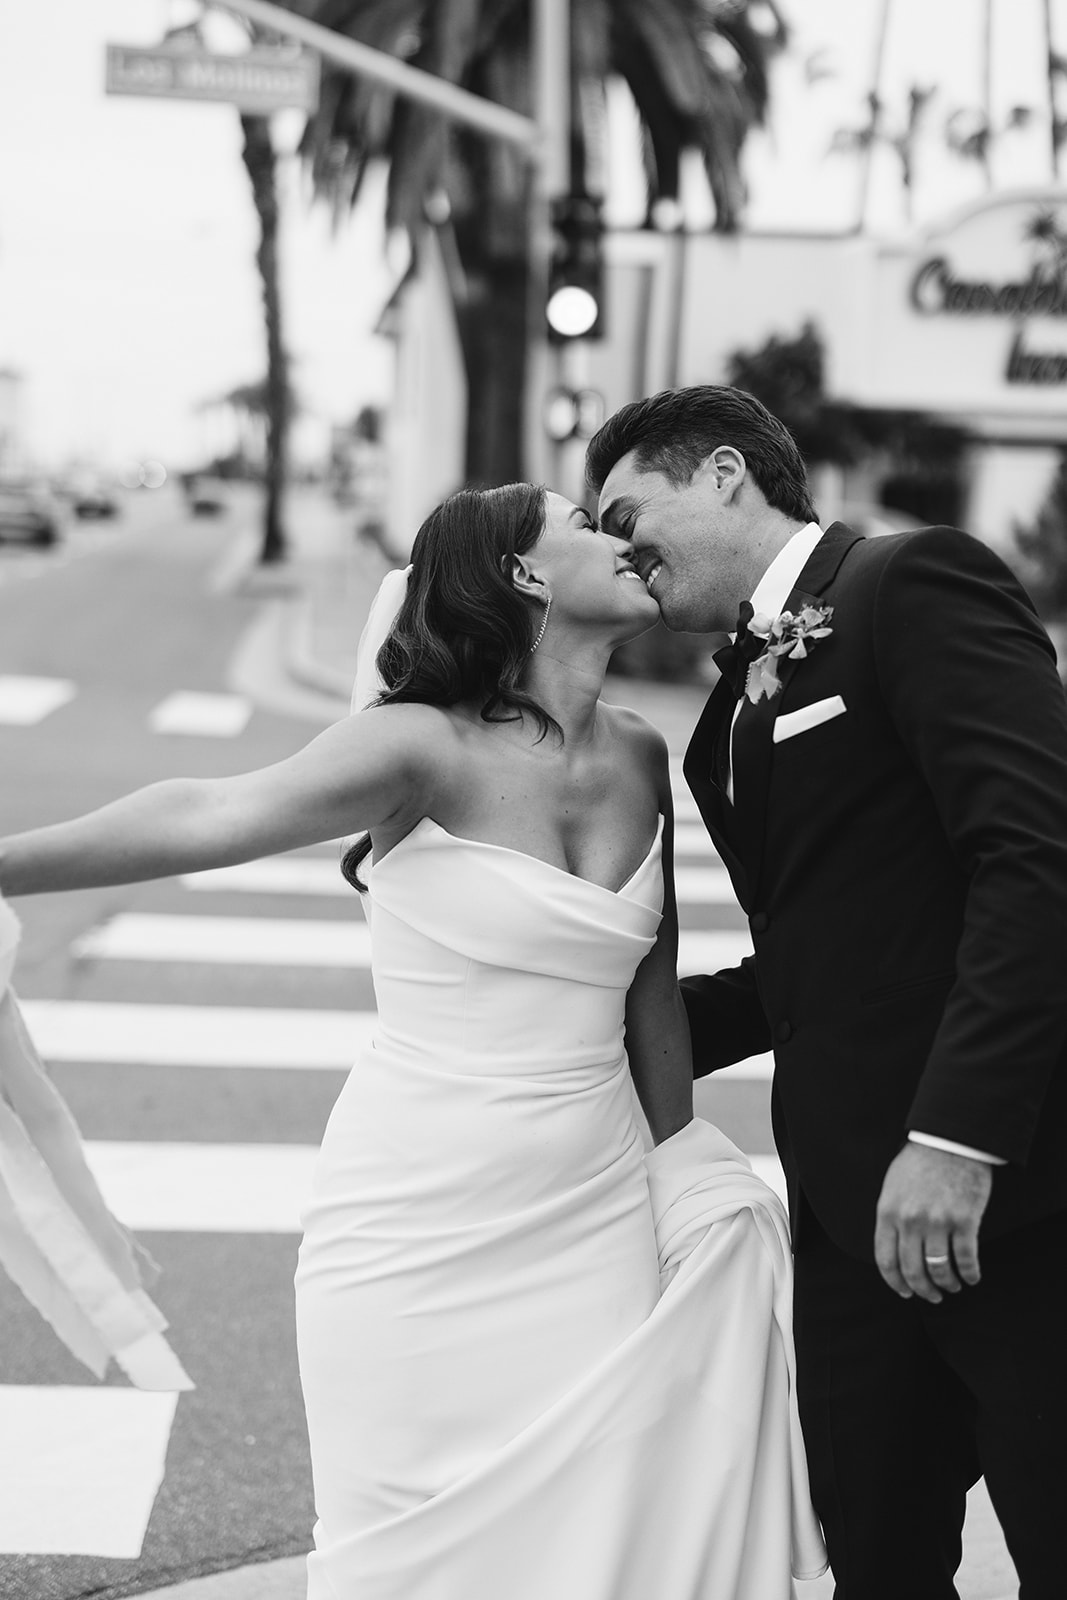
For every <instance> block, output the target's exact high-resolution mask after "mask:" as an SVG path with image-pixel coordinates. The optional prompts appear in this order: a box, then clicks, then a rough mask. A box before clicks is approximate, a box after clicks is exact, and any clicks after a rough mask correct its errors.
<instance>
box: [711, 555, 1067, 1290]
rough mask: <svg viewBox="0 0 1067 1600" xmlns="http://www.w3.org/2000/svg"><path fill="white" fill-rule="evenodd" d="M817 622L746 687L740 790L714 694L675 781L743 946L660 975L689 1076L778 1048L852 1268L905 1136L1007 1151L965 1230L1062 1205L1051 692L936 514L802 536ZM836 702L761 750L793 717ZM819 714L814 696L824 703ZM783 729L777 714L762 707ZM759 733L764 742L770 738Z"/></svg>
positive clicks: (1060, 986)
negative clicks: (674, 974) (723, 881)
mask: <svg viewBox="0 0 1067 1600" xmlns="http://www.w3.org/2000/svg"><path fill="white" fill-rule="evenodd" d="M807 603H813V604H819V605H827V604H829V605H832V606H833V616H832V619H831V623H830V626H831V628H832V633H831V635H830V637H829V638H826V639H822V640H820V641H818V642H817V643H816V644H815V645H814V646H813V648H812V649H811V653H810V654H809V655H808V657H807V658H806V659H804V660H801V661H793V660H789V661H787V662H786V663H785V664H784V667H783V670H782V672H781V683H782V687H781V689H780V691H779V692H778V694H776V695H775V697H774V698H773V699H767V698H764V699H762V700H761V701H760V702H759V703H758V704H756V705H752V704H751V703H749V702H747V701H743V702H742V709H741V711H740V715H739V718H738V721H737V724H736V727H735V730H734V735H733V774H734V793H735V801H736V804H735V805H731V804H730V802H729V801H728V800H727V799H726V797H725V796H724V795H723V794H722V793H721V791H720V790H719V788H718V787H717V786H716V784H715V781H714V776H713V775H714V772H715V770H716V745H717V742H718V741H721V740H723V739H725V738H727V737H728V731H729V726H730V721H731V718H732V716H733V711H734V706H735V700H734V696H733V692H732V690H731V689H730V687H729V685H728V684H727V683H726V682H722V683H720V684H719V685H718V687H717V688H716V689H715V691H714V692H713V694H712V695H711V698H710V699H709V701H708V704H707V706H706V708H705V711H704V714H703V716H702V717H701V720H700V722H699V724H698V726H697V728H696V731H695V733H694V735H693V738H692V741H691V743H690V746H689V750H688V753H687V755H686V761H685V775H686V778H687V780H688V783H689V786H690V788H691V789H692V792H693V794H694V796H695V797H696V800H697V803H698V805H699V807H700V810H701V814H702V815H703V818H704V821H705V823H706V825H707V827H708V830H709V832H710V833H711V836H712V839H713V840H714V842H715V844H716V846H717V848H718V849H719V851H720V853H721V855H722V857H723V859H724V861H725V862H726V864H727V867H728V868H729V871H730V874H731V877H732V879H733V883H734V887H735V890H736V892H737V895H738V898H739V899H740V902H741V904H742V906H743V907H744V909H745V911H746V912H747V914H748V917H749V925H750V928H751V931H752V939H753V946H754V949H755V959H754V961H753V960H751V959H750V960H748V961H746V962H744V963H743V964H742V966H741V967H740V968H738V969H734V970H733V971H731V972H725V973H719V974H717V975H714V976H708V977H696V978H688V979H686V980H685V982H684V984H683V988H684V992H685V999H686V1006H687V1010H688V1014H689V1020H690V1025H691V1029H692V1034H693V1045H694V1055H695V1071H696V1074H697V1075H698V1076H700V1075H702V1074H704V1073H707V1072H710V1071H713V1070H714V1069H715V1068H716V1067H720V1066H723V1065H725V1064H727V1063H728V1062H730V1061H734V1060H737V1059H739V1058H741V1057H743V1056H746V1055H750V1054H754V1053H756V1052H758V1051H762V1050H767V1049H770V1048H772V1047H773V1049H774V1053H775V1062H776V1066H775V1074H774V1088H773V1100H772V1108H773V1117H774V1127H775V1135H776V1139H777V1142H778V1146H779V1150H780V1153H781V1156H782V1160H783V1164H784V1166H785V1169H786V1174H787V1179H788V1182H789V1188H790V1199H791V1209H792V1212H793V1217H794V1222H795V1224H796V1223H799V1225H800V1227H801V1228H802V1227H803V1209H804V1208H803V1202H802V1200H801V1196H803V1200H804V1201H806V1202H807V1204H808V1205H810V1207H811V1209H812V1211H813V1212H814V1214H815V1216H816V1217H817V1218H818V1220H819V1221H820V1222H821V1224H822V1227H823V1228H824V1229H825V1231H826V1232H827V1233H828V1234H829V1236H830V1237H831V1238H832V1239H833V1240H834V1241H835V1242H836V1243H837V1244H838V1245H839V1246H840V1247H841V1248H842V1249H844V1250H846V1251H847V1252H848V1253H849V1254H851V1255H853V1256H855V1257H861V1258H865V1259H867V1260H869V1259H870V1258H871V1255H872V1244H873V1234H874V1223H875V1207H876V1202H877V1198H878V1194H879V1190H880V1188H881V1184H882V1180H883V1178H884V1176H885V1172H886V1169H887V1167H888V1166H889V1164H890V1162H891V1161H892V1159H893V1157H894V1155H895V1154H896V1152H897V1150H898V1149H899V1148H900V1146H901V1143H902V1142H903V1140H904V1139H905V1137H906V1135H907V1132H908V1130H909V1129H915V1130H919V1131H922V1132H924V1133H926V1134H930V1135H935V1136H939V1137H941V1138H944V1139H948V1140H952V1141H954V1142H956V1143H959V1144H963V1145H967V1146H971V1147H974V1148H976V1149H979V1150H981V1151H986V1152H989V1153H990V1154H993V1155H997V1156H1001V1157H1003V1158H1004V1159H1005V1160H1006V1161H1007V1162H1008V1165H1007V1166H1006V1167H1004V1168H1002V1169H998V1170H997V1172H996V1174H995V1178H994V1183H993V1195H992V1200H991V1202H990V1205H989V1209H988V1212H987V1215H986V1219H985V1221H984V1224H983V1237H993V1236H995V1235H997V1234H998V1233H1002V1232H1005V1231H1007V1230H1009V1229H1014V1228H1018V1227H1020V1226H1021V1225H1023V1224H1024V1223H1027V1222H1028V1221H1032V1220H1033V1219H1035V1218H1039V1217H1042V1216H1046V1215H1048V1214H1049V1213H1051V1212H1054V1211H1057V1210H1063V1209H1064V1208H1067V1052H1065V1041H1067V701H1065V697H1064V692H1063V688H1062V686H1061V684H1060V681H1059V678H1058V676H1057V673H1056V667H1055V657H1054V653H1053V651H1052V648H1051V645H1050V643H1049V640H1048V637H1047V635H1046V633H1045V631H1044V629H1043V628H1042V627H1041V625H1040V623H1039V622H1038V620H1037V618H1036V616H1035V614H1034V611H1033V607H1032V605H1031V603H1030V601H1029V599H1028V597H1027V595H1026V593H1025V592H1024V590H1023V589H1022V588H1021V586H1020V585H1019V584H1018V583H1017V581H1016V580H1015V578H1014V577H1013V575H1012V574H1011V573H1010V571H1009V570H1008V569H1007V567H1005V566H1004V564H1003V563H1002V562H1001V561H1000V559H999V558H998V557H997V556H995V555H994V554H993V553H992V552H991V551H990V550H989V549H987V547H986V546H984V545H983V544H981V543H979V542H978V541H977V540H974V539H972V538H970V537H968V536H967V535H966V534H963V533H960V532H958V531H956V530H954V529H951V528H928V529H922V530H919V531H917V532H914V533H906V534H898V535H895V536H892V537H887V538H880V539H874V540H867V539H863V538H860V537H859V536H858V535H856V534H855V533H853V532H851V531H850V530H849V529H848V528H846V527H844V526H842V525H841V524H840V523H835V524H834V525H833V526H832V527H831V528H829V529H828V530H827V532H826V533H825V534H824V535H823V538H822V540H821V541H820V542H819V544H818V545H817V547H816V549H815V551H814V553H813V554H812V556H811V557H810V559H809V560H808V562H807V564H806V565H805V567H804V569H803V571H802V573H801V576H800V579H799V582H798V584H797V586H796V588H795V589H794V590H793V592H792V594H791V595H790V597H789V600H788V602H787V605H786V609H787V610H791V611H794V612H795V611H796V610H797V609H799V608H800V607H801V606H803V605H805V604H807ZM838 696H839V697H840V698H841V700H843V702H844V710H843V712H842V711H840V709H839V708H838V714H835V715H832V716H829V717H828V718H827V720H824V721H822V722H819V723H817V724H816V725H811V726H806V727H803V728H802V729H801V731H798V732H796V733H793V734H792V736H791V737H786V738H782V737H781V734H782V733H783V732H786V731H787V730H788V729H789V727H790V724H792V725H793V726H794V727H795V726H796V724H797V722H798V720H799V721H801V722H803V720H804V719H803V718H801V719H797V718H796V717H794V716H792V714H793V713H795V712H797V711H799V710H800V709H801V708H803V707H807V706H813V705H815V704H816V703H818V702H823V701H833V699H834V697H838ZM833 709H834V706H833V705H831V706H830V707H826V708H824V710H833ZM783 719H785V720H784V722H783ZM776 726H777V727H778V735H777V737H776V731H775V730H776Z"/></svg>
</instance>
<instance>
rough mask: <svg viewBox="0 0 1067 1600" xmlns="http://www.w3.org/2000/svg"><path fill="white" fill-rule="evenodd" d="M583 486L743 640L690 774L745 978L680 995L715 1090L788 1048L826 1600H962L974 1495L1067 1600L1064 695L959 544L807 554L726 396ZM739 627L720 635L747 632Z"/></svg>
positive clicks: (808, 508) (755, 421) (682, 407)
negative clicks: (968, 1502)
mask: <svg viewBox="0 0 1067 1600" xmlns="http://www.w3.org/2000/svg"><path fill="white" fill-rule="evenodd" d="M587 473H588V478H589V482H590V484H591V485H592V487H593V488H594V489H595V490H596V491H597V492H598V493H599V497H600V518H601V524H602V526H603V527H604V529H605V531H606V532H608V533H611V534H614V535H616V536H617V537H619V538H623V539H626V540H628V541H629V542H630V543H631V545H632V546H633V550H634V558H635V561H636V562H637V564H638V566H639V568H640V571H641V573H642V576H643V577H644V578H645V579H646V581H647V583H648V585H649V588H650V590H651V593H652V594H653V595H654V596H655V598H656V599H657V600H658V602H659V606H660V611H661V613H662V616H663V619H664V621H665V622H666V624H667V626H668V627H669V628H672V629H675V630H681V631H687V632H700V633H705V632H711V633H715V632H736V633H737V638H736V641H735V643H734V644H732V645H730V646H729V647H728V648H727V649H725V650H724V651H720V652H719V655H718V656H717V658H716V659H717V660H718V661H719V664H720V666H721V667H722V669H723V675H722V678H721V680H720V682H719V683H718V685H717V686H716V688H715V690H714V692H713V693H712V695H711V698H710V699H709V701H708V703H707V706H706V707H705V710H704V712H703V715H702V716H701V719H700V722H699V723H698V725H697V728H696V731H695V733H694V735H693V738H692V741H691V743H690V746H689V750H688V753H687V756H686V761H685V774H686V778H687V781H688V783H689V785H690V788H691V789H692V791H693V794H694V796H695V797H696V800H697V803H698V805H699V807H700V811H701V814H702V816H703V818H704V822H705V824H706V826H707V829H708V832H709V833H710V834H711V837H712V840H713V841H714V844H715V846H716V849H717V850H718V851H719V853H720V854H721V856H722V858H723V860H724V861H725V862H726V865H727V867H728V868H729V871H730V875H731V878H732V880H733V884H734V888H735V890H736V892H737V896H738V899H739V900H740V902H741V905H742V906H743V908H744V909H745V911H746V913H747V915H748V919H749V927H750V929H751V933H752V941H753V945H754V949H755V956H754V958H753V957H749V958H748V959H747V960H745V961H743V962H742V963H741V965H740V967H738V968H735V969H733V970H731V971H726V972H719V973H716V974H714V975H711V976H706V977H696V978H689V979H687V980H686V981H685V983H684V984H683V989H684V991H685V999H686V1006H687V1009H688V1013H689V1022H690V1027H691V1031H692V1036H693V1049H694V1056H695V1062H696V1066H695V1070H696V1073H697V1074H698V1076H699V1075H702V1074H705V1073H708V1072H712V1071H714V1070H715V1069H716V1068H717V1067H721V1066H725V1065H726V1064H728V1063H729V1062H732V1061H736V1060H739V1059H741V1058H743V1057H745V1056H749V1055H753V1054H755V1053H757V1052H759V1051H764V1050H767V1049H770V1048H772V1047H773V1049H774V1054H775V1073H774V1085H773V1093H772V1115H773V1121H774V1130H775V1138H776V1141H777V1144H778V1148H779V1151H780V1153H781V1158H782V1163H783V1165H784V1167H785V1172H786V1178H787V1182H788V1186H789V1198H790V1210H791V1214H792V1220H793V1229H794V1243H795V1251H796V1313H795V1327H796V1341H797V1354H798V1364H799V1368H798V1370H799V1377H798V1387H799V1399H800V1405H801V1415H802V1419H803V1422H804V1428H805V1436H806V1441H807V1448H808V1453H809V1458H810V1466H811V1479H812V1490H813V1496H814V1499H815V1504H816V1509H817V1510H818V1512H819V1515H820V1516H821V1518H822V1521H823V1525H824V1529H825V1533H826V1539H827V1544H828V1547H829V1552H830V1559H831V1564H832V1567H833V1571H834V1576H835V1578H836V1581H837V1589H836V1594H837V1600H883V1597H884V1600H905V1597H906V1600H942V1597H944V1600H950V1597H952V1596H954V1595H955V1594H956V1589H955V1586H954V1582H953V1574H954V1572H955V1570H956V1568H957V1566H958V1564H959V1560H960V1555H961V1528H962V1523H963V1515H964V1503H965V1496H966V1492H967V1489H968V1488H969V1486H970V1485H971V1484H972V1483H974V1482H975V1480H976V1479H977V1478H978V1476H979V1475H980V1474H981V1473H984V1474H985V1477H986V1480H987V1484H988V1488H989V1492H990V1495H991V1497H992V1500H993V1504H994V1506H995V1508H996V1511H997V1514H998V1516H999V1518H1000V1521H1001V1524H1002V1526H1003V1528H1004V1532H1005V1535H1006V1538H1007V1542H1008V1545H1009V1548H1010V1550H1011V1554H1012V1556H1013V1558H1014V1560H1015V1563H1016V1566H1017V1568H1018V1571H1019V1575H1020V1579H1021V1585H1022V1588H1021V1593H1022V1595H1023V1596H1024V1597H1025V1600H1051V1597H1053V1596H1059V1595H1062V1594H1063V1593H1065V1592H1067V1589H1065V1584H1067V1577H1065V1567H1067V1559H1065V1556H1064V1547H1063V1516H1064V1507H1065V1506H1067V1378H1065V1373H1067V1356H1065V1351H1067V702H1065V698H1064V692H1063V689H1062V687H1061V684H1060V681H1059V678H1058V676H1057V673H1056V665H1055V658H1054V654H1053V651H1052V647H1051V645H1050V643H1049V640H1048V637H1047V635H1046V634H1045V631H1044V629H1043V628H1042V627H1041V624H1040V623H1039V622H1038V620H1037V618H1036V616H1035V615H1034V611H1033V607H1032V605H1031V603H1030V600H1029V599H1028V597H1027V595H1026V593H1025V591H1024V590H1023V589H1022V588H1021V587H1020V585H1019V584H1018V582H1017V581H1016V579H1015V578H1014V577H1013V576H1012V574H1011V573H1010V571H1009V570H1008V569H1007V568H1006V567H1005V566H1004V564H1003V563H1002V562H1001V561H1000V560H999V558H998V557H997V556H995V555H994V554H993V553H992V552H991V551H990V550H989V549H987V548H986V546H985V545H983V544H981V543H979V542H978V541H977V540H975V539H972V538H970V537H968V535H967V534H964V533H960V532H958V531H956V530H955V529H952V528H924V529H920V530H918V531H917V532H914V533H905V534H897V535H894V536H891V537H887V538H880V539H874V540H866V539H863V538H861V537H859V536H858V535H857V534H855V533H853V532H852V531H851V530H850V529H849V528H846V527H844V526H843V525H842V524H841V523H834V524H833V525H832V526H831V527H829V528H827V529H826V530H825V532H824V531H822V530H821V529H820V527H819V526H818V524H817V521H816V515H815V510H814V507H813V505H812V501H811V496H810V493H809V490H808V485H807V481H806V478H805V472H804V466H803V462H802V460H801V457H800V454H799V452H798V450H797V448H796V446H795V444H794V442H793V440H792V438H791V437H790V435H789V433H788V432H787V431H786V429H785V428H784V427H783V426H782V425H781V423H779V422H778V421H777V420H776V419H775V418H774V417H773V416H771V415H770V413H769V412H768V411H766V410H765V409H764V407H763V406H762V405H760V404H759V402H758V401H756V400H754V399H753V398H752V397H751V396H750V395H747V394H745V393H743V392H742V391H740V390H737V389H729V388H718V387H712V386H706V387H698V388H690V389H681V390H675V391H670V392H667V393H664V394H659V395H655V396H653V397H652V398H651V399H649V400H644V401H639V402H637V403H635V404H633V405H628V406H625V407H623V409H622V410H621V411H619V412H617V413H616V414H615V416H613V417H611V418H610V419H609V420H608V422H606V423H605V425H604V426H603V427H602V428H601V430H600V432H599V433H598V434H597V435H596V437H595V438H594V439H593V440H592V442H591V444H590V446H589V451H588V457H587ZM739 612H740V615H739Z"/></svg>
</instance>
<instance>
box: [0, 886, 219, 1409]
mask: <svg viewBox="0 0 1067 1600" xmlns="http://www.w3.org/2000/svg"><path fill="white" fill-rule="evenodd" d="M20 934H21V929H20V927H19V922H18V918H17V917H16V916H15V913H14V912H13V911H12V910H11V907H10V906H9V905H8V904H7V902H6V901H5V900H4V898H3V896H2V895H0V1266H2V1267H4V1269H5V1270H6V1272H7V1273H8V1276H9V1277H10V1278H11V1279H12V1281H13V1282H14V1283H15V1284H16V1286H17V1287H18V1288H19V1289H20V1290H21V1291H22V1293H23V1294H24V1295H25V1296H26V1299H27V1300H29V1302H30V1304H31V1305H33V1306H35V1307H36V1309H37V1310H38V1311H39V1312H40V1314H41V1316H42V1317H44V1318H45V1320H46V1321H47V1322H48V1323H50V1325H51V1326H52V1327H53V1328H54V1329H55V1331H56V1333H57V1334H58V1335H59V1337H60V1339H62V1341H63V1343H64V1344H65V1345H66V1346H67V1348H68V1350H70V1351H71V1352H72V1353H73V1354H74V1355H75V1356H77V1357H78V1359H79V1360H80V1361H82V1362H84V1364H85V1365H86V1366H87V1367H88V1368H89V1369H90V1371H92V1372H93V1373H95V1375H96V1377H98V1378H103V1376H104V1374H105V1373H106V1371H107V1368H108V1363H109V1361H110V1360H111V1359H112V1358H113V1359H114V1360H115V1361H117V1362H118V1364H119V1366H120V1367H121V1368H122V1369H123V1371H124V1372H125V1373H126V1375H127V1377H128V1378H129V1379H130V1380H131V1382H132V1383H133V1384H135V1385H136V1387H137V1388H139V1389H158V1390H171V1391H173V1390H183V1389H192V1388H194V1387H195V1385H194V1384H193V1382H192V1379H191V1378H190V1377H189V1375H188V1374H187V1373H186V1372H185V1370H184V1368H183V1367H182V1364H181V1362H180V1361H179V1360H178V1358H177V1356H176V1355H175V1354H174V1352H173V1350H172V1349H171V1348H170V1345H169V1344H168V1343H167V1341H166V1339H165V1338H164V1337H163V1330H164V1329H165V1328H166V1326H167V1322H166V1318H165V1317H164V1316H163V1314H162V1312H161V1311H160V1310H159V1309H158V1307H157V1306H155V1305H154V1304H153V1302H152V1301H151V1300H150V1299H149V1297H148V1294H147V1293H146V1289H145V1286H146V1284H152V1283H154V1281H155V1279H156V1278H157V1277H158V1276H159V1268H158V1267H157V1266H156V1264H155V1262H154V1261H153V1260H152V1258H151V1256H149V1255H148V1254H147V1253H146V1252H145V1251H144V1250H142V1248H141V1247H140V1245H139V1244H137V1242H136V1240H135V1239H134V1238H133V1236H132V1235H131V1234H130V1233H129V1232H128V1231H127V1229H126V1228H124V1227H123V1226H122V1224H121V1223H120V1222H118V1221H117V1220H116V1219H115V1217H113V1216H112V1214H111V1212H110V1211H109V1210H108V1208H107V1205H106V1204H105V1202H104V1198H103V1196H102V1195H101V1193H100V1190H99V1188H98V1186H97V1183H96V1179H95V1178H94V1177H93V1174H92V1172H91V1171H90V1168H89V1165H88V1162H87V1161H86V1159H85V1152H84V1150H83V1148H82V1143H81V1139H80V1137H79V1134H78V1129H77V1126H76V1124H75V1122H74V1118H73V1117H72V1116H71V1114H70V1111H69V1109H68V1107H67V1104H66V1101H65V1100H64V1099H63V1097H62V1096H61V1095H60V1094H59V1092H58V1090H57V1089H56V1088H55V1085H54V1084H53V1083H52V1081H51V1079H50V1078H49V1077H48V1074H47V1073H46V1071H45V1069H44V1066H43V1065H42V1063H41V1059H40V1057H39V1056H38V1054H37V1051H36V1050H35V1048H34V1045H33V1041H32V1040H31V1038H30V1035H29V1032H28V1031H27V1028H26V1024H25V1022H24V1021H23V1018H22V1014H21V1012H20V1010H19V1006H18V1001H17V1000H16V998H15V995H14V992H13V990H12V988H11V974H12V971H13V969H14V965H15V954H16V951H17V949H18V943H19V938H20Z"/></svg>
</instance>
